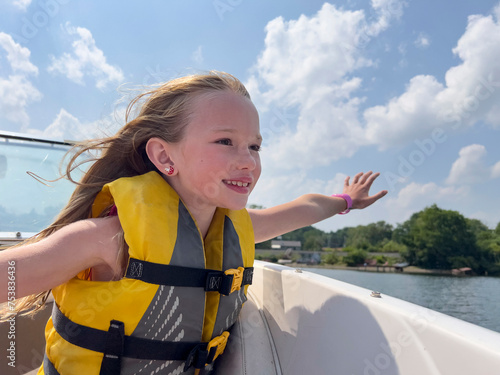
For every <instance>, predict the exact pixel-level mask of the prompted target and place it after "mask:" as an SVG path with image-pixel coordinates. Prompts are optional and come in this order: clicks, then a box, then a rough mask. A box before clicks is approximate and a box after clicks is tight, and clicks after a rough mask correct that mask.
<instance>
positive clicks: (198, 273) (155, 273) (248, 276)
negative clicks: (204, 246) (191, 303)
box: [125, 258, 253, 296]
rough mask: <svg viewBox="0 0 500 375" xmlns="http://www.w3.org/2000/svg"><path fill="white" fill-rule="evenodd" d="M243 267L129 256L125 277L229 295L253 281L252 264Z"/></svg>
mask: <svg viewBox="0 0 500 375" xmlns="http://www.w3.org/2000/svg"><path fill="white" fill-rule="evenodd" d="M241 269H242V272H239V271H238V270H226V271H216V270H209V269H204V268H190V267H181V266H174V265H168V264H160V263H152V262H147V261H144V260H139V259H135V258H130V260H129V264H128V267H127V273H126V275H125V277H128V278H130V279H136V280H142V281H144V282H146V283H149V284H156V285H168V286H187V287H199V288H204V289H205V291H207V292H219V293H220V294H224V295H226V296H227V295H229V294H231V292H233V291H234V290H239V289H240V288H241V287H243V286H245V285H250V284H252V279H253V267H247V268H242V267H241ZM231 271H234V272H231Z"/></svg>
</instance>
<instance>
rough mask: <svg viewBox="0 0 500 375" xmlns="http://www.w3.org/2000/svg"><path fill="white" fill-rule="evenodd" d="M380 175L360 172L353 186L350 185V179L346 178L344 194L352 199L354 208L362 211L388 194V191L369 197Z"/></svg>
mask: <svg viewBox="0 0 500 375" xmlns="http://www.w3.org/2000/svg"><path fill="white" fill-rule="evenodd" d="M379 175H380V173H378V172H377V173H373V172H372V171H370V172H367V173H363V172H360V173H358V174H357V175H356V176H354V178H353V179H352V184H351V185H349V179H350V177H349V176H347V177H346V179H345V181H344V190H343V193H344V194H348V195H349V196H350V197H351V199H352V208H358V209H361V208H365V207H368V206H369V205H371V204H373V203H375V202H376V201H377V200H379V199H380V198H382V197H383V196H384V195H386V194H387V190H382V191H379V192H378V193H377V194H375V195H372V196H369V192H370V188H371V186H372V184H373V181H375V179H376V178H377V177H378V176H379Z"/></svg>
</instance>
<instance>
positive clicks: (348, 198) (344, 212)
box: [332, 194, 352, 215]
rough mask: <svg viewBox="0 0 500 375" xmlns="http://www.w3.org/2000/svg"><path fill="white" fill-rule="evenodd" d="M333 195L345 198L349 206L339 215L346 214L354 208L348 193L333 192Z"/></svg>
mask: <svg viewBox="0 0 500 375" xmlns="http://www.w3.org/2000/svg"><path fill="white" fill-rule="evenodd" d="M332 197H339V198H344V200H345V202H346V203H347V208H346V210H345V211H342V212H339V215H345V214H347V213H349V211H351V208H352V199H351V197H350V196H349V195H348V194H332Z"/></svg>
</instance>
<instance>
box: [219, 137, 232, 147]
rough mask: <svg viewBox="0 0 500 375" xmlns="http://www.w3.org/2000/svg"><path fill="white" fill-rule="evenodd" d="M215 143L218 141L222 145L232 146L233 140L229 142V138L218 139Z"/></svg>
mask: <svg viewBox="0 0 500 375" xmlns="http://www.w3.org/2000/svg"><path fill="white" fill-rule="evenodd" d="M216 143H219V144H221V145H224V146H232V145H233V142H231V140H230V139H229V138H225V139H219V140H218V141H217V142H216Z"/></svg>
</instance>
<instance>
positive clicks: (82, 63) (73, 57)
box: [48, 24, 124, 90]
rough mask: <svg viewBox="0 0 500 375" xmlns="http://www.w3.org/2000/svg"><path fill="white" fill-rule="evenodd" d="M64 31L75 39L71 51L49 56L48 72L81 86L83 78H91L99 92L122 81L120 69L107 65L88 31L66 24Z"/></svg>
mask: <svg viewBox="0 0 500 375" xmlns="http://www.w3.org/2000/svg"><path fill="white" fill-rule="evenodd" d="M65 31H66V32H67V34H68V35H70V36H72V37H74V39H75V40H74V41H73V43H72V47H73V51H72V52H71V53H68V52H65V53H63V54H62V55H61V56H60V57H57V58H56V57H54V56H51V59H52V63H51V64H50V66H49V68H48V71H49V72H53V73H59V74H62V75H64V76H66V77H67V78H68V79H70V80H72V81H73V82H76V83H78V84H81V85H83V84H84V77H85V76H91V77H93V78H94V79H95V81H96V87H97V88H98V89H100V90H104V89H105V88H106V86H107V85H108V84H110V83H113V82H114V83H120V82H122V81H123V80H124V76H123V73H122V71H121V69H120V68H119V67H117V66H113V65H110V64H108V63H107V61H106V57H105V56H104V52H103V51H102V50H100V49H99V48H97V46H96V43H95V40H94V38H93V37H92V33H91V32H90V31H89V30H88V29H86V28H83V27H73V26H71V25H69V24H66V27H65Z"/></svg>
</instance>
